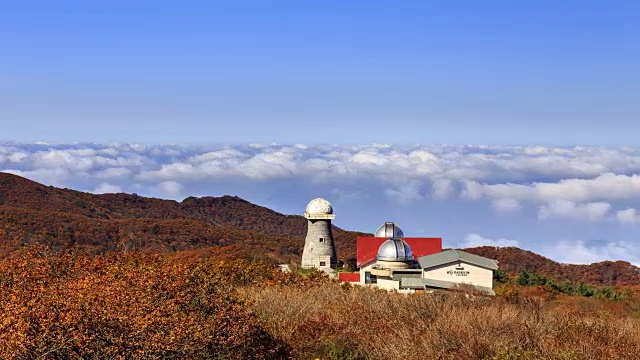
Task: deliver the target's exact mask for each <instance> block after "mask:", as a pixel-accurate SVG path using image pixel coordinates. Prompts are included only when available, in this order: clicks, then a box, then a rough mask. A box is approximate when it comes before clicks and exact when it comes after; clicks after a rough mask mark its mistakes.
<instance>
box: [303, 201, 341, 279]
mask: <svg viewBox="0 0 640 360" xmlns="http://www.w3.org/2000/svg"><path fill="white" fill-rule="evenodd" d="M304 217H305V218H307V238H306V239H305V241H304V250H302V267H303V268H314V267H315V268H320V269H324V270H328V269H331V268H332V267H335V265H336V263H337V258H336V248H335V247H334V246H333V235H332V234H331V219H335V217H336V216H335V215H334V214H333V208H332V207H331V203H330V202H328V201H327V200H325V199H321V198H317V199H313V200H311V201H310V202H309V204H308V205H307V209H306V210H305V212H304Z"/></svg>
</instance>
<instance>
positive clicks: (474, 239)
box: [461, 234, 520, 248]
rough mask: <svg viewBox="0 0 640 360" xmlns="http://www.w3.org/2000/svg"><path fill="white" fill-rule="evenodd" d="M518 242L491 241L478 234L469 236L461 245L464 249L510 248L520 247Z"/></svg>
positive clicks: (505, 240)
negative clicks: (479, 247)
mask: <svg viewBox="0 0 640 360" xmlns="http://www.w3.org/2000/svg"><path fill="white" fill-rule="evenodd" d="M519 245H520V243H518V242H517V241H516V240H509V239H490V238H486V237H483V236H481V235H478V234H469V235H467V237H465V239H464V241H463V242H462V244H461V247H462V248H470V247H478V246H497V247H508V246H516V247H517V246H519Z"/></svg>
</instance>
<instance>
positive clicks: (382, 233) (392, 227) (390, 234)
mask: <svg viewBox="0 0 640 360" xmlns="http://www.w3.org/2000/svg"><path fill="white" fill-rule="evenodd" d="M374 236H375V237H377V238H387V239H389V238H403V237H404V232H403V231H402V229H400V227H399V226H398V225H396V224H395V223H393V222H386V223H384V224H382V225H380V226H379V227H378V229H376V232H375V233H374Z"/></svg>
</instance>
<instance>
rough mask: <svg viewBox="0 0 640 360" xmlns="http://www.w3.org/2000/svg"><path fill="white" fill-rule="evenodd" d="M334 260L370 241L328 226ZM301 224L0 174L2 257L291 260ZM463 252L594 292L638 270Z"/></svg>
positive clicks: (212, 201)
mask: <svg viewBox="0 0 640 360" xmlns="http://www.w3.org/2000/svg"><path fill="white" fill-rule="evenodd" d="M333 234H334V238H335V244H336V250H337V252H338V255H339V258H340V259H342V260H344V261H347V262H348V260H349V259H350V258H353V257H355V253H356V238H357V237H358V236H370V234H367V233H362V232H355V231H348V230H345V229H341V228H339V227H336V226H333ZM305 235H306V219H305V218H304V217H303V216H300V215H286V214H281V213H278V212H276V211H274V210H271V209H269V208H266V207H263V206H260V205H257V204H253V203H251V202H249V201H247V200H245V199H242V198H240V197H237V196H231V195H225V196H221V197H212V196H205V197H200V198H196V197H187V198H186V199H184V200H183V201H181V202H178V201H175V200H166V199H157V198H148V197H143V196H139V195H137V194H125V193H115V194H99V195H97V194H90V193H86V192H81V191H77V190H71V189H60V188H56V187H53V186H46V185H43V184H40V183H37V182H35V181H32V180H28V179H26V178H23V177H20V176H17V175H13V174H8V173H2V172H0V241H2V242H1V248H2V250H3V253H8V252H11V251H12V250H14V249H16V248H19V247H21V246H24V245H28V244H33V243H36V242H39V243H44V244H49V245H51V246H53V247H55V248H57V249H59V250H63V249H67V248H77V249H83V250H86V251H89V252H104V251H110V250H115V249H119V248H123V247H124V248H141V249H145V250H147V251H175V250H185V249H189V250H193V249H198V248H204V247H210V246H214V247H220V248H223V247H228V246H231V245H234V246H233V251H229V249H226V250H225V251H227V253H228V254H229V256H232V255H236V256H240V257H266V258H270V259H273V260H277V261H299V257H300V255H301V252H302V248H303V246H304V237H305ZM464 250H465V251H468V252H471V253H474V254H478V255H481V256H486V257H489V258H492V259H496V260H498V261H499V262H500V266H501V268H503V269H505V270H507V271H508V272H511V273H514V274H517V273H519V272H520V271H525V270H528V271H532V270H533V271H538V272H540V273H542V274H545V275H547V276H551V277H553V278H556V279H558V280H570V281H585V282H588V283H593V284H598V285H637V284H640V268H638V267H636V266H634V265H633V264H630V263H628V262H625V261H603V262H598V263H593V264H589V265H574V264H561V263H558V262H555V261H553V260H551V259H548V258H546V257H544V256H542V255H539V254H535V253H533V252H531V251H528V250H524V249H519V248H515V247H512V248H510V247H506V248H495V247H489V246H483V247H477V248H469V249H464Z"/></svg>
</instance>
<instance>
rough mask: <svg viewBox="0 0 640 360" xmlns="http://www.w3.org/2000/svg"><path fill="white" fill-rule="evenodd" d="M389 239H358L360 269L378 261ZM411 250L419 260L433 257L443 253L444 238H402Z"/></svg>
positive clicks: (365, 237) (357, 251)
mask: <svg viewBox="0 0 640 360" xmlns="http://www.w3.org/2000/svg"><path fill="white" fill-rule="evenodd" d="M386 240H387V238H383V237H373V236H360V237H358V248H357V250H356V260H357V265H358V267H361V266H362V265H366V264H368V263H370V262H372V261H374V260H375V259H376V255H378V249H379V248H380V245H382V243H383V242H385V241H386ZM402 240H404V241H406V242H407V244H409V247H410V248H411V252H412V253H413V257H414V258H415V259H416V260H417V259H418V258H419V257H421V256H425V255H431V254H435V253H439V252H441V251H442V238H402Z"/></svg>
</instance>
